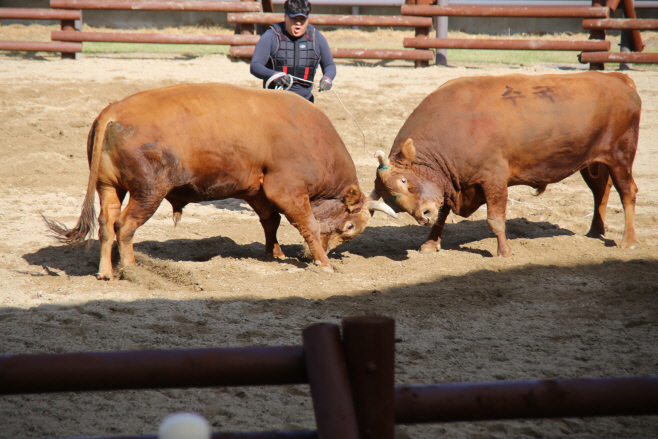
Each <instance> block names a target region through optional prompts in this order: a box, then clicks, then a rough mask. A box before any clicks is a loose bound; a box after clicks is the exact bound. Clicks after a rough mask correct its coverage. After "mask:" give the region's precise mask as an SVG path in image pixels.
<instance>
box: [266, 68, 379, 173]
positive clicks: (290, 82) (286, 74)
mask: <svg viewBox="0 0 658 439" xmlns="http://www.w3.org/2000/svg"><path fill="white" fill-rule="evenodd" d="M282 76H287V77H288V78H289V80H288V82H289V84H288V86H287V87H285V88H284V87H283V86H280V85H277V86H275V87H274V89H275V90H290V87H292V84H293V83H294V82H295V81H297V82H305V83H307V84H311V86H313V81H309V80H308V79H303V78H298V77H297V76H292V75H291V74H289V73H284V72H278V73H277V74H275V75H272V76H271V77H270V78H269V79H268V80H267V82H265V88H270V84H272V82H273V81H276V80H277V79H279V78H281V77H282ZM320 91H322V90H320ZM331 91H333V92H334V94H335V95H336V98H338V102H340V105H342V106H343V109H344V110H345V112H347V114H349V115H350V116H351V117H352V119H354V123H356V126H357V127H359V131H361V135H362V136H363V153H364V154H365V156H366V157H367V158H368V160H370V162H371V163H374V164H377V162H376V161H374V160H373V159H372V158H371V157H370V156H369V155H368V151H367V149H366V134H365V133H364V132H363V130H362V129H361V125H359V122H358V121H357V120H356V118H355V117H354V115H353V114H352V113H350V111H349V110H348V109H347V108H346V107H345V104H343V101H342V99H341V98H340V96H338V93H336V90H334V89H333V88H332V89H331Z"/></svg>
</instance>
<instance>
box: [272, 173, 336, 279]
mask: <svg viewBox="0 0 658 439" xmlns="http://www.w3.org/2000/svg"><path fill="white" fill-rule="evenodd" d="M286 183H287V182H278V181H276V180H274V179H273V178H272V179H269V180H268V179H266V180H265V183H264V185H263V188H264V189H265V194H266V196H267V199H268V200H270V201H271V202H272V203H273V204H274V205H275V206H276V207H278V210H279V211H281V212H282V213H283V214H284V215H285V216H286V218H287V219H288V221H290V224H292V225H293V226H294V227H295V228H296V229H297V230H299V233H300V234H301V235H302V237H303V238H304V241H306V244H307V245H308V249H309V251H310V253H311V255H312V256H313V262H315V264H316V265H319V266H320V268H321V269H322V270H323V271H326V272H328V273H333V271H334V270H333V269H332V268H331V266H330V265H329V258H328V257H327V253H326V252H325V251H324V248H323V247H322V243H321V242H320V234H319V232H320V227H319V226H318V223H317V221H316V220H315V216H314V215H313V210H312V209H311V203H310V200H309V197H308V193H307V192H306V189H305V188H303V187H301V188H300V187H297V188H295V187H291V186H287V187H286V186H284V185H285V184H286Z"/></svg>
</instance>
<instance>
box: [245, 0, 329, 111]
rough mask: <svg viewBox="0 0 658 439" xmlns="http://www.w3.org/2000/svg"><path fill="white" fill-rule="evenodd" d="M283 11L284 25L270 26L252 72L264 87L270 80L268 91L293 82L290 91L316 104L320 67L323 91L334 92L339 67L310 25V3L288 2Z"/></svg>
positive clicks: (293, 0) (321, 37) (301, 0)
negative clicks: (314, 95)
mask: <svg viewBox="0 0 658 439" xmlns="http://www.w3.org/2000/svg"><path fill="white" fill-rule="evenodd" d="M283 8H284V12H285V14H284V16H285V21H284V22H282V23H276V24H273V25H272V26H270V28H269V29H268V30H267V31H266V32H265V33H264V34H263V36H262V37H261V39H260V40H259V41H258V44H257V45H256V49H255V51H254V55H253V57H252V58H251V68H250V71H251V74H252V75H254V76H255V77H257V78H260V79H262V80H263V87H265V86H266V84H267V82H268V80H270V79H271V81H269V82H270V84H269V88H276V87H282V88H287V87H288V86H290V83H291V81H292V87H290V91H292V92H294V93H297V94H298V95H300V96H302V97H303V98H306V99H308V100H309V101H311V102H313V93H312V91H313V78H314V76H315V70H316V69H317V67H318V64H319V65H320V67H322V74H323V76H322V79H321V80H320V86H319V89H320V91H324V90H330V89H331V83H332V81H333V79H334V78H335V77H336V64H334V59H333V57H332V56H331V51H330V50H329V44H328V43H327V40H326V39H325V38H324V36H323V35H322V34H321V33H320V32H319V31H317V30H316V29H315V28H314V27H313V26H312V25H310V24H309V23H308V16H309V14H310V13H311V4H310V3H309V2H308V0H286V2H285V3H284V5H283ZM288 75H291V76H293V77H294V78H290V76H288ZM295 78H299V79H300V80H297V79H295Z"/></svg>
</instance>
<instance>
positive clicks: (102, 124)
mask: <svg viewBox="0 0 658 439" xmlns="http://www.w3.org/2000/svg"><path fill="white" fill-rule="evenodd" d="M104 114H105V113H101V115H100V116H98V117H97V118H96V120H95V121H94V124H93V125H92V127H91V131H90V132H89V136H88V137H87V151H88V156H89V155H90V156H91V158H90V163H89V181H88V183H87V193H86V195H85V200H84V202H83V204H82V213H81V214H80V217H79V218H78V223H77V224H76V225H75V227H73V228H72V229H69V228H68V227H66V226H65V225H64V224H62V223H60V222H57V221H53V220H49V219H47V218H46V217H45V216H43V215H41V216H42V217H43V220H44V221H45V222H46V226H47V227H48V229H49V230H50V231H51V232H52V233H53V234H54V237H55V238H56V239H57V240H58V241H60V242H62V243H64V244H67V245H73V246H81V245H82V244H85V243H86V244H87V246H89V245H90V243H91V241H90V238H91V237H92V236H94V233H95V232H96V209H95V206H94V201H95V198H96V184H97V183H98V174H99V170H100V164H101V152H102V151H103V139H105V131H106V129H107V125H108V123H110V122H111V121H112V119H111V116H108V117H104Z"/></svg>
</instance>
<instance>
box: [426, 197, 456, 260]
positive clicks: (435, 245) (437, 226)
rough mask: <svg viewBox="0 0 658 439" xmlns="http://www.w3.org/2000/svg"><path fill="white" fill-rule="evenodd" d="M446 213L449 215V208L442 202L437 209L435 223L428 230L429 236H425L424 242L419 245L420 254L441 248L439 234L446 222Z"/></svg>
mask: <svg viewBox="0 0 658 439" xmlns="http://www.w3.org/2000/svg"><path fill="white" fill-rule="evenodd" d="M448 215H450V208H449V207H448V206H446V205H445V204H444V205H443V207H442V208H441V210H440V211H439V217H438V218H437V220H436V223H434V225H433V226H432V230H430V236H428V237H427V241H425V244H423V245H421V246H420V253H421V254H429V253H434V252H438V251H439V250H441V235H442V234H443V227H444V226H445V224H446V219H448Z"/></svg>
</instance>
